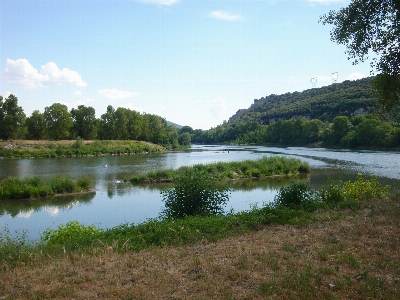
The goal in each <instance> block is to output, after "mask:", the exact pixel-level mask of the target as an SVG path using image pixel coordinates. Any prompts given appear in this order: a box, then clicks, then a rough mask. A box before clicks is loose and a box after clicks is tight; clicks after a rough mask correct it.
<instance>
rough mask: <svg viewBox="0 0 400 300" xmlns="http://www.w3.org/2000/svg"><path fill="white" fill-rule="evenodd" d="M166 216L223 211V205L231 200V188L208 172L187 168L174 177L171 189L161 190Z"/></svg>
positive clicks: (175, 216)
mask: <svg viewBox="0 0 400 300" xmlns="http://www.w3.org/2000/svg"><path fill="white" fill-rule="evenodd" d="M161 195H162V197H163V201H164V202H165V209H164V210H163V211H162V212H161V216H162V217H166V218H185V217H187V216H194V215H202V216H209V215H215V214H221V213H223V206H224V205H225V204H226V202H227V201H228V200H229V189H228V188H227V187H226V186H224V185H222V184H221V183H218V182H217V181H216V180H214V179H213V178H212V177H210V176H209V175H208V174H207V173H206V172H201V171H197V170H195V169H189V168H186V169H185V170H184V171H183V172H181V173H178V174H177V175H176V176H175V178H174V179H173V185H172V187H171V188H170V189H168V190H165V191H161Z"/></svg>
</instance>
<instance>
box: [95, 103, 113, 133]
mask: <svg viewBox="0 0 400 300" xmlns="http://www.w3.org/2000/svg"><path fill="white" fill-rule="evenodd" d="M115 134H116V127H115V109H114V107H112V106H111V105H109V106H107V111H106V112H105V113H104V114H102V115H101V117H100V132H99V135H100V138H101V139H103V140H115V139H116V137H115Z"/></svg>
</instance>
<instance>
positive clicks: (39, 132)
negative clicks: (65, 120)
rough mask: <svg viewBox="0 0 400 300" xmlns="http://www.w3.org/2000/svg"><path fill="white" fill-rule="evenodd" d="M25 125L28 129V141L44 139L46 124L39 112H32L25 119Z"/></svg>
mask: <svg viewBox="0 0 400 300" xmlns="http://www.w3.org/2000/svg"><path fill="white" fill-rule="evenodd" d="M25 125H26V127H27V129H28V138H29V139H35V140H40V139H43V138H45V135H46V122H45V120H44V115H43V114H42V113H41V112H40V111H38V110H34V111H33V112H32V115H31V116H30V117H29V118H27V119H26V121H25Z"/></svg>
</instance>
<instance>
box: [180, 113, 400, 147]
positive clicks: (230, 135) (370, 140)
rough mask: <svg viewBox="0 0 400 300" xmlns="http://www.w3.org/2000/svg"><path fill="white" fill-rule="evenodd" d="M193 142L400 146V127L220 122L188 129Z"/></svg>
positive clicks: (337, 121)
mask: <svg viewBox="0 0 400 300" xmlns="http://www.w3.org/2000/svg"><path fill="white" fill-rule="evenodd" d="M181 130H182V131H187V132H190V134H191V137H192V138H191V139H192V141H193V142H194V143H205V144H212V143H234V144H258V145H268V144H274V145H288V146H305V145H310V144H313V143H314V144H315V143H319V144H321V143H322V145H324V146H331V147H332V146H333V147H345V148H360V147H376V148H397V147H400V124H399V123H396V122H388V121H385V120H382V119H380V118H379V117H378V116H376V115H372V114H367V115H359V116H353V117H348V116H336V117H335V118H334V119H333V121H332V122H328V121H325V122H324V121H321V120H318V119H313V120H307V119H304V118H298V119H290V120H279V121H277V122H275V123H271V124H268V125H263V124H260V123H259V122H256V121H254V120H252V119H251V118H248V119H247V120H246V119H240V120H238V121H235V122H226V121H225V122H224V123H223V124H221V125H219V126H217V127H215V128H211V129H210V130H207V131H201V130H190V128H186V127H183V128H182V129H181Z"/></svg>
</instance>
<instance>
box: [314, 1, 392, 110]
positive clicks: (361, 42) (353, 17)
mask: <svg viewBox="0 0 400 300" xmlns="http://www.w3.org/2000/svg"><path fill="white" fill-rule="evenodd" d="M320 21H321V22H322V23H323V24H324V25H325V24H331V25H334V27H333V29H332V31H331V40H332V41H333V42H336V43H338V44H342V45H345V46H346V53H347V54H348V58H349V59H352V60H353V64H358V63H360V62H365V61H367V60H368V59H369V58H370V56H371V54H373V55H372V56H373V58H372V59H371V62H370V64H371V67H372V68H373V70H372V71H371V73H375V74H376V73H377V74H378V76H377V78H376V80H374V86H375V88H376V89H377V92H378V94H379V96H380V99H379V102H378V103H379V105H380V109H381V110H382V111H385V112H390V111H391V110H392V109H393V108H396V107H398V106H399V104H400V70H399V65H400V50H399V36H400V26H399V24H400V1H398V0H380V1H376V0H353V1H351V2H350V4H349V5H348V6H347V7H344V8H342V9H340V10H339V11H332V10H331V11H330V12H329V13H328V14H326V15H324V16H322V17H321V19H320Z"/></svg>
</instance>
